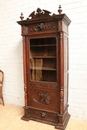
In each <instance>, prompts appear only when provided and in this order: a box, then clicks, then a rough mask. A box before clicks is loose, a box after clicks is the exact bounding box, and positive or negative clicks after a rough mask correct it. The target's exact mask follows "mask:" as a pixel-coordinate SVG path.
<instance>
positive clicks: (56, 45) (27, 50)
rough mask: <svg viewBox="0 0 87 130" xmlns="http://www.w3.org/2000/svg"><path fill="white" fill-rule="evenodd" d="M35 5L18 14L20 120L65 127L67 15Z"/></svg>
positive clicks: (66, 117) (66, 110) (66, 107)
mask: <svg viewBox="0 0 87 130" xmlns="http://www.w3.org/2000/svg"><path fill="white" fill-rule="evenodd" d="M58 12H59V14H57V15H56V14H52V13H51V12H49V11H47V10H41V9H40V8H38V9H37V10H36V11H34V12H32V13H31V14H30V15H29V17H28V18H27V19H26V20H23V19H24V17H23V14H21V16H20V18H21V21H18V24H20V25H21V35H22V37H23V66H24V92H25V95H24V97H25V106H24V116H23V117H22V119H24V120H35V121H40V122H43V123H48V124H52V125H54V126H55V128H58V129H65V127H66V124H67V122H68V119H69V114H68V76H69V75H68V73H69V72H68V69H69V66H68V26H69V24H70V19H69V18H68V17H67V16H66V15H65V14H61V12H62V10H61V6H59V9H58Z"/></svg>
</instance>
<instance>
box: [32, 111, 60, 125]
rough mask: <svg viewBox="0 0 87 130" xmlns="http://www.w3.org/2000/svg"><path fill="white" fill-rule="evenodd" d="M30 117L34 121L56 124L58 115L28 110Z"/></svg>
mask: <svg viewBox="0 0 87 130" xmlns="http://www.w3.org/2000/svg"><path fill="white" fill-rule="evenodd" d="M30 117H31V118H34V119H36V120H38V119H39V120H41V121H42V122H43V121H49V122H53V123H57V122H58V113H51V112H47V111H41V110H36V109H30Z"/></svg>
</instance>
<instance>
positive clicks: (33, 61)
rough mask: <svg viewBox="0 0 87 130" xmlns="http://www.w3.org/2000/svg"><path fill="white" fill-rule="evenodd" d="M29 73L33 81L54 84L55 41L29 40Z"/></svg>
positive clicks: (43, 39) (46, 39)
mask: <svg viewBox="0 0 87 130" xmlns="http://www.w3.org/2000/svg"><path fill="white" fill-rule="evenodd" d="M30 70H31V71H30V72H31V80H33V81H48V82H56V39H55V38H41V39H31V40H30Z"/></svg>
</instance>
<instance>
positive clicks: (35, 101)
mask: <svg viewBox="0 0 87 130" xmlns="http://www.w3.org/2000/svg"><path fill="white" fill-rule="evenodd" d="M58 93H59V91H56V90H46V89H44V90H43V89H31V95H32V96H31V98H30V106H33V107H36V108H42V109H46V110H49V109H50V110H56V111H58V110H59V108H58V107H59V106H58V102H59V97H58V96H59V94H58Z"/></svg>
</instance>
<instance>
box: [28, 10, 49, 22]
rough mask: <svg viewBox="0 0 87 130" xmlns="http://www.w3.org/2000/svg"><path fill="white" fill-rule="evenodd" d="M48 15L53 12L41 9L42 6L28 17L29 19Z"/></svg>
mask: <svg viewBox="0 0 87 130" xmlns="http://www.w3.org/2000/svg"><path fill="white" fill-rule="evenodd" d="M47 16H51V12H49V11H47V10H41V9H40V8H37V10H36V11H33V12H32V13H31V14H30V15H29V17H28V18H27V20H29V19H34V18H42V17H47Z"/></svg>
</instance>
